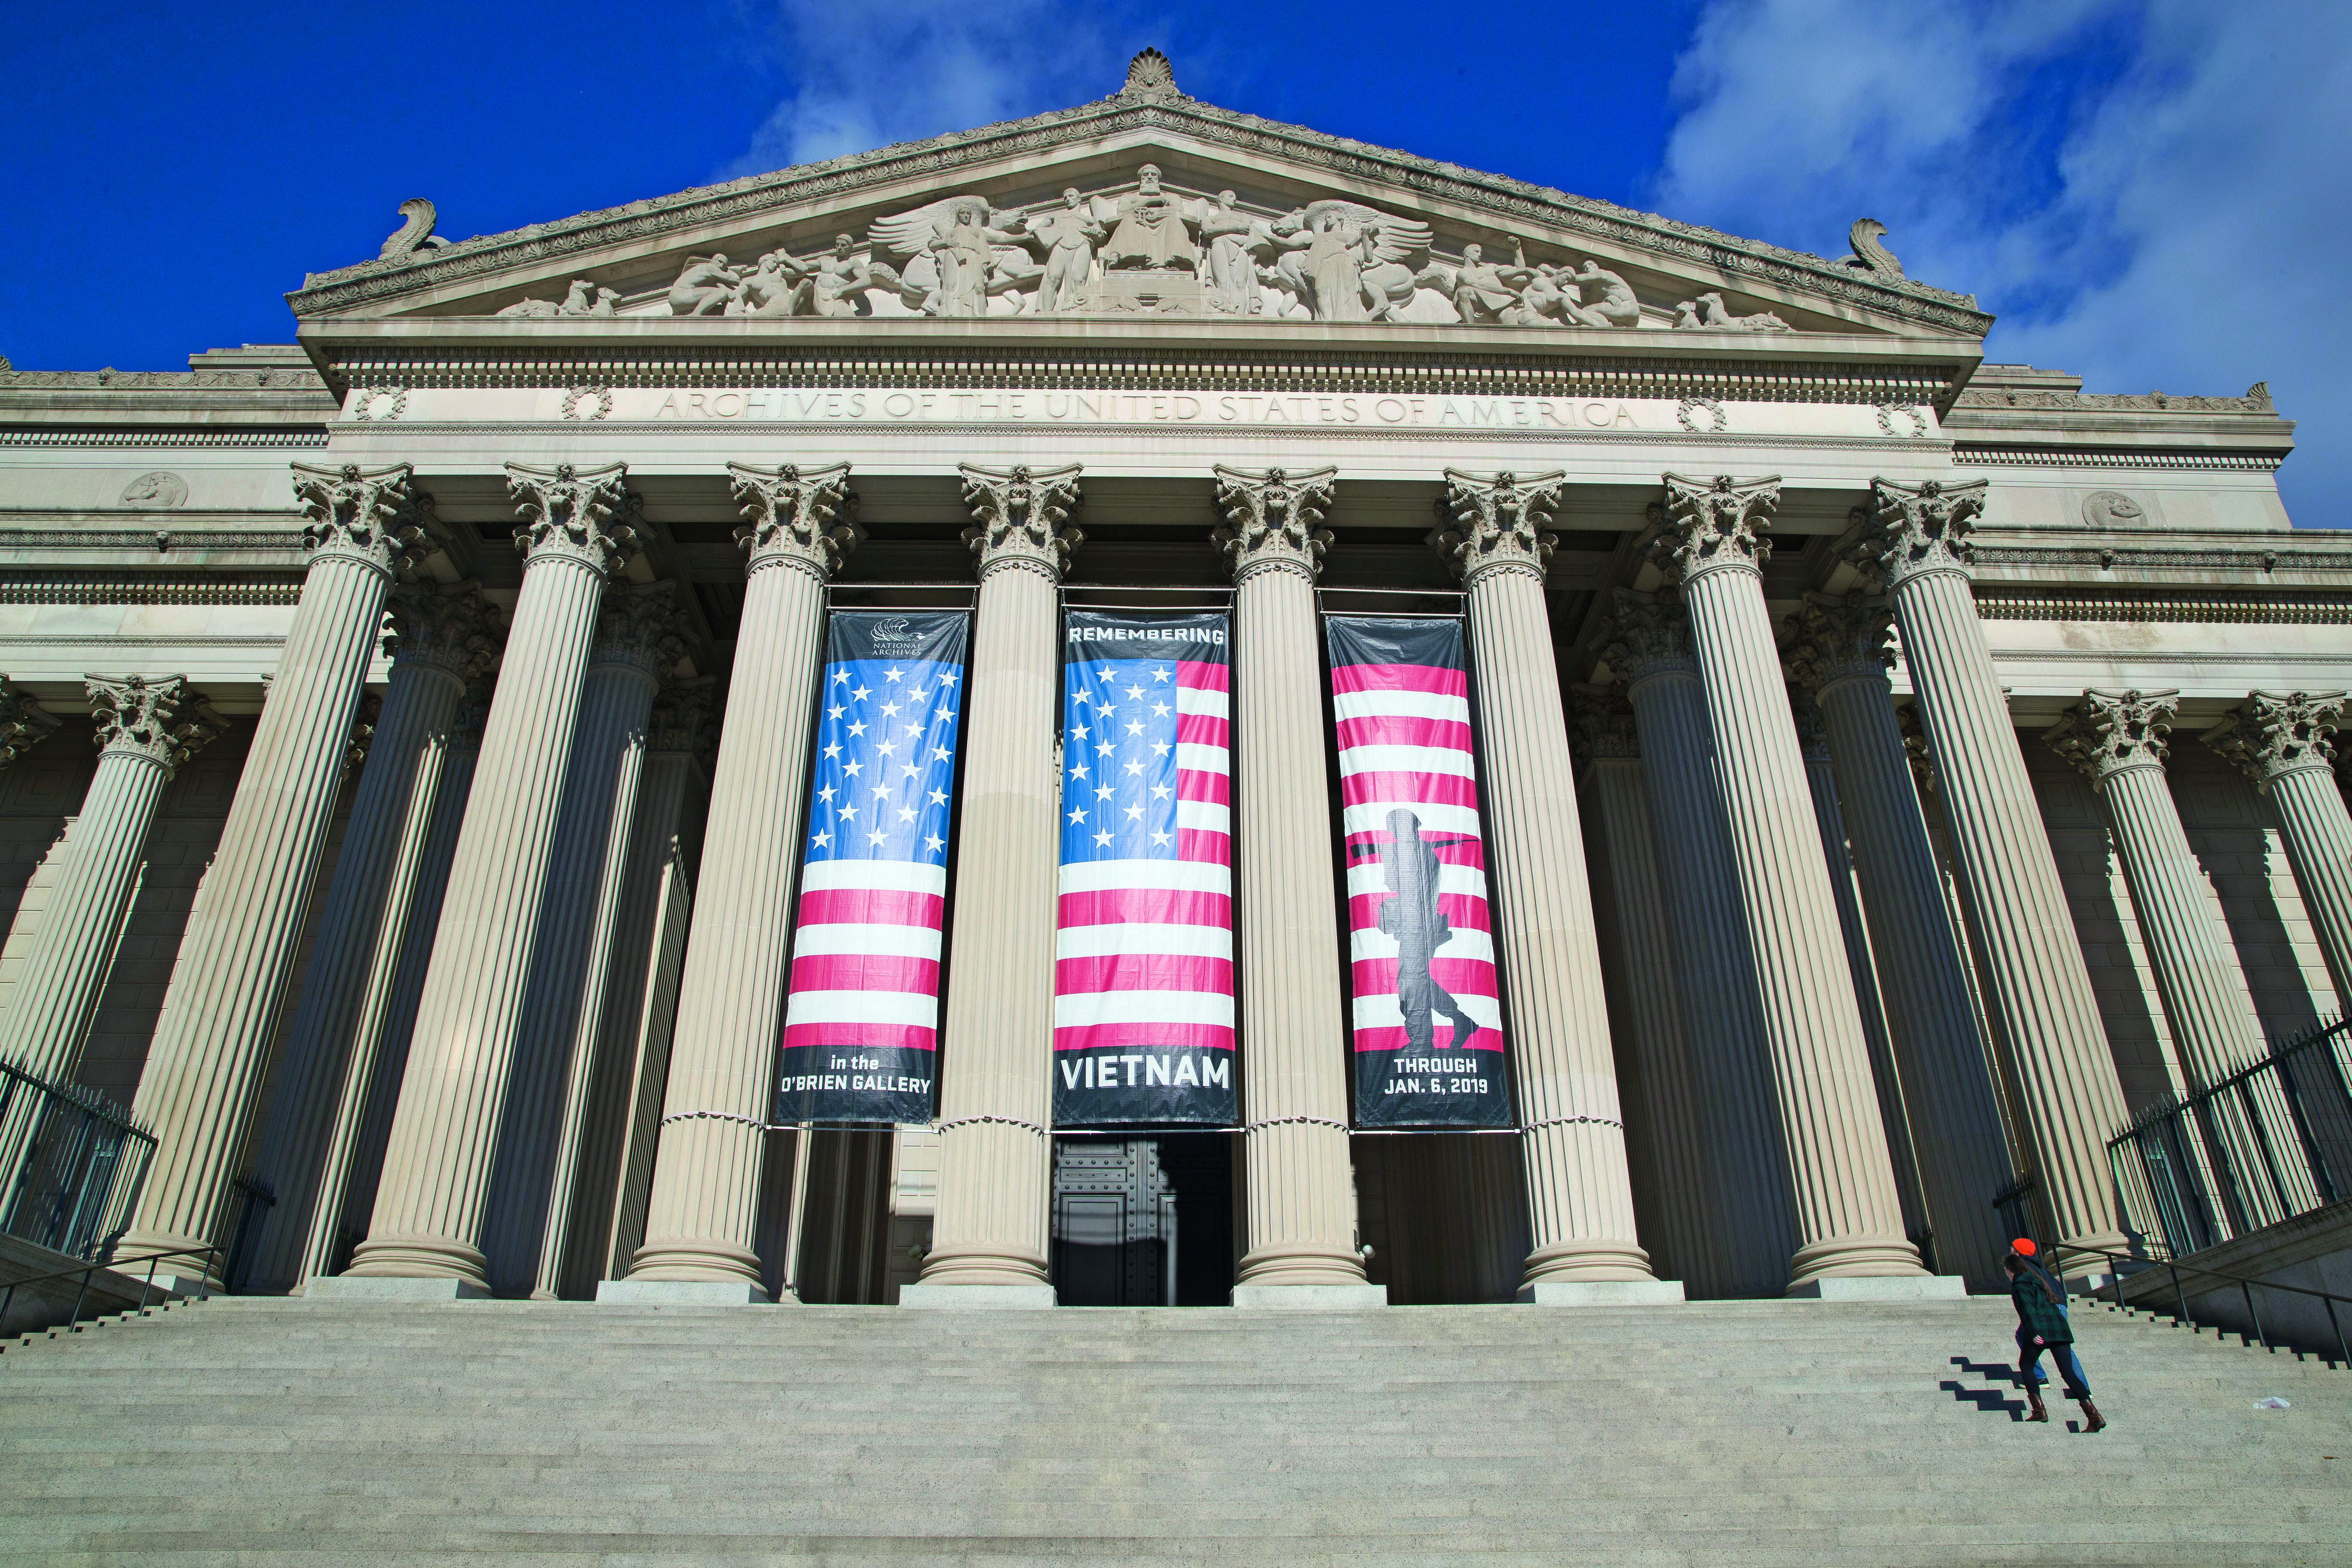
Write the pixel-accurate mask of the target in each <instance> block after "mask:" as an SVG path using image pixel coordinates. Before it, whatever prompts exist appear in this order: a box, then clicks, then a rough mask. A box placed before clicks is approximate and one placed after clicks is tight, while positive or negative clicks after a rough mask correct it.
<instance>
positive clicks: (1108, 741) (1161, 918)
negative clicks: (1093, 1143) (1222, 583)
mask: <svg viewBox="0 0 2352 1568" xmlns="http://www.w3.org/2000/svg"><path fill="white" fill-rule="evenodd" d="M1066 625H1067V637H1068V643H1067V651H1066V655H1065V657H1064V660H1063V665H1062V671H1063V676H1062V693H1063V695H1062V875H1061V910H1060V915H1059V919H1058V921H1057V923H1056V930H1055V937H1054V961H1055V962H1054V1123H1055V1126H1057V1127H1119V1126H1134V1125H1138V1124H1146V1125H1150V1124H1182V1125H1189V1126H1196V1127H1200V1126H1205V1127H1230V1126H1232V1125H1233V1124H1234V1108H1235V1100H1234V887H1233V863H1234V856H1233V826H1232V819H1231V806H1232V800H1233V792H1232V787H1231V781H1232V771H1233V770H1232V767H1231V760H1232V756H1233V752H1232V740H1231V734H1230V718H1229V712H1228V704H1227V691H1228V681H1227V679H1226V678H1227V674H1228V672H1229V670H1230V668H1231V660H1230V658H1229V656H1228V651H1227V639H1226V617H1225V616H1223V615H1221V614H1217V615H1176V614H1159V615H1153V614H1140V613H1139V614H1134V615H1111V614H1104V613H1098V612H1093V611H1083V610H1073V611H1071V612H1069V614H1068V616H1067V617H1066Z"/></svg>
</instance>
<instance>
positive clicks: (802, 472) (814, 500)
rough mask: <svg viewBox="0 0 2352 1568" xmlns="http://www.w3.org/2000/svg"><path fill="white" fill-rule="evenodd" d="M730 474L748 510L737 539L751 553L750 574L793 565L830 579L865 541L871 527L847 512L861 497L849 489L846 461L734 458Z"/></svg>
mask: <svg viewBox="0 0 2352 1568" xmlns="http://www.w3.org/2000/svg"><path fill="white" fill-rule="evenodd" d="M727 477H728V479H730V481H731V482H732V483H733V485H734V487H735V500H737V501H738V502H739V503H740V507H741V510H742V513H743V521H742V523H741V525H740V526H739V527H738V528H737V529H736V530H735V542H736V543H737V544H739V545H740V546H741V547H742V550H743V553H744V555H745V557H746V558H747V559H746V561H745V563H744V567H743V572H744V575H746V576H749V575H751V574H752V573H754V572H758V571H761V570H762V569H764V568H766V567H770V566H790V567H796V568H798V569H799V570H801V571H803V572H806V573H808V574H810V575H812V576H814V578H815V579H816V580H817V581H818V582H820V583H824V582H827V581H830V580H831V578H832V576H833V574H835V572H838V571H840V570H841V563H843V562H844V561H845V560H847V559H848V558H849V552H851V551H853V550H855V549H856V548H857V547H858V545H860V544H862V543H864V542H865V540H866V531H865V530H864V529H862V528H860V527H858V526H857V523H856V520H855V519H854V518H853V517H850V516H845V515H844V514H845V513H851V512H855V511H856V508H857V498H856V496H854V495H852V494H850V493H849V465H848V464H847V463H833V464H829V465H827V466H826V467H824V468H801V467H800V466H798V465H797V464H793V463H786V464H784V465H783V466H782V468H758V467H755V466H753V465H752V464H750V463H730V464H728V465H727Z"/></svg>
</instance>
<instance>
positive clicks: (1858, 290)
mask: <svg viewBox="0 0 2352 1568" xmlns="http://www.w3.org/2000/svg"><path fill="white" fill-rule="evenodd" d="M1150 132H1174V133H1176V134H1178V135H1182V136H1187V137H1190V138H1191V139H1192V140H1194V141H1195V142H1199V143H1201V144H1202V146H1203V147H1205V148H1207V149H1209V150H1212V151H1230V152H1234V153H1245V154H1253V155H1255V156H1258V157H1263V158H1271V159H1276V160H1279V161H1281V162H1284V163H1289V164H1292V165H1294V166H1296V167H1297V168H1298V169H1300V170H1301V171H1302V172H1307V171H1312V172H1315V173H1319V174H1325V175H1328V176H1333V177H1336V178H1338V179H1339V180H1341V181H1352V182H1359V183H1360V184H1364V185H1366V186H1370V187H1372V188H1374V189H1377V190H1380V191H1382V192H1393V193H1395V195H1394V197H1393V198H1392V199H1395V200H1397V201H1398V202H1399V203H1400V204H1401V205H1402V203H1403V202H1404V201H1405V199H1406V198H1407V197H1410V196H1419V197H1423V198H1425V199H1434V200H1437V201H1442V202H1445V203H1449V204H1452V205H1455V206H1458V207H1461V208H1464V209H1466V210H1468V211H1470V212H1473V213H1475V214H1477V215H1479V216H1481V217H1483V218H1485V219H1486V220H1488V221H1491V222H1494V223H1495V224H1496V225H1497V226H1530V225H1532V226H1539V227H1542V228H1547V229H1551V230H1554V231H1559V232H1562V233H1565V234H1570V235H1575V236H1579V237H1584V238H1588V239H1593V240H1599V241H1601V242H1602V243H1604V244H1608V245H1611V246H1619V247H1628V248H1632V249H1634V250H1638V251H1642V252H1646V253H1649V254H1653V255H1656V256H1661V257H1666V258H1675V259H1677V260H1680V261H1683V262H1685V263H1686V264H1690V265H1696V266H1698V267H1701V268H1708V269H1710V270H1712V271H1714V272H1717V273H1719V274H1721V275H1723V276H1724V277H1727V278H1735V279H1750V280H1753V281H1754V282H1756V283H1759V284H1761V285H1764V286H1766V287H1769V288H1772V289H1787V290H1790V291H1793V292H1801V293H1808V294H1812V295H1817V296H1823V297H1826V298H1828V299H1830V300H1836V301H1838V302H1841V303H1844V304H1847V305H1850V306H1853V307H1854V308H1857V309H1860V310H1870V311H1874V312H1877V313H1880V314H1883V315H1886V316H1890V317H1894V318H1896V319H1899V320H1903V321H1913V322H1916V323H1918V324H1920V325H1922V326H1926V327H1929V328H1932V329H1933V330H1935V331H1942V332H1949V333H1953V334H1956V335H1960V336H1965V337H1973V338H1980V337H1982V336H1983V335H1984V334H1985V333H1986V332H1987V331H1990V330H1991V327H1992V318H1991V316H1990V315H1989V314H1987V313H1986V312H1984V311H1982V310H1977V309H1976V308H1975V305H1976V301H1975V299H1974V297H1973V296H1969V295H1961V294H1956V293H1953V292H1951V291H1949V290H1947V289H1937V288H1933V287H1931V286H1929V285H1927V284H1924V283H1918V282H1914V281H1912V280H1910V279H1893V278H1887V277H1884V276H1880V275H1876V274H1866V273H1864V272H1861V271H1858V270H1856V269H1855V268H1849V267H1846V266H1844V265H1843V264H1842V263H1841V262H1837V261H1832V260H1829V259H1827V258H1822V257H1818V256H1811V255H1807V254H1806V253H1804V252H1802V251H1794V250H1786V249H1782V248H1781V247H1778V246H1772V245H1766V244H1763V243H1761V242H1759V241H1755V240H1747V239H1739V238H1736V237H1732V236H1730V235H1727V234H1723V233H1720V232H1719V231H1717V230H1715V229H1710V228H1705V227H1701V226H1697V225H1694V224H1685V223H1680V222H1677V221H1675V219H1672V218H1666V217H1661V216H1656V215H1654V214H1650V213H1643V212H1637V211H1634V210H1633V209H1632V208H1628V207H1621V206H1617V205H1614V204H1612V203H1608V202H1599V201H1593V200H1591V199H1589V198H1587V197H1582V196H1573V195H1569V194H1567V193H1566V192H1563V191H1557V190H1553V189H1550V188H1549V187H1547V186H1543V185H1536V184H1528V182H1526V181H1522V180H1515V179H1511V178H1508V177H1507V176H1505V175H1500V174H1481V173H1478V172H1476V171H1475V170H1470V169H1465V168H1462V167H1460V166H1459V165H1457V164H1453V163H1440V162H1437V161H1435V160H1433V159H1428V158H1422V157H1417V156H1414V155H1413V154H1411V153H1402V152H1397V151H1394V150H1392V149H1389V148H1383V147H1376V146H1372V145H1370V144H1369V143H1366V142H1356V141H1351V140H1349V139H1348V138H1345V137H1339V136H1331V135H1327V134H1325V133H1323V132H1317V131H1310V130H1307V129H1306V128H1304V127H1302V126H1296V125H1286V124H1283V123H1281V122H1279V121H1271V120H1263V119H1260V118H1258V117H1257V116H1255V115H1252V114H1243V113H1240V112H1237V111H1235V110H1227V109H1219V108H1216V107H1214V106H1213V105H1210V104H1205V103H1202V102H1200V101H1198V100H1193V99H1190V98H1186V97H1183V96H1181V94H1172V93H1171V94H1170V95H1168V96H1166V97H1158V96H1154V97H1150V98H1138V97H1133V96H1129V95H1124V94H1121V95H1115V96H1113V97H1111V98H1108V99H1103V100H1097V101H1095V102H1091V103H1085V104H1080V105H1078V106H1077V107H1076V108H1073V109H1066V110H1054V111H1052V112H1049V113H1045V114H1039V115H1033V116H1031V117H1030V118H1028V119H1025V120H1015V121H1004V122H1002V123H999V124H995V125H989V126H982V127H980V128H978V129H975V130H971V131H964V132H954V133H951V134H949V135H945V136H936V137H931V138H929V139H928V140H925V141H919V142H901V143H899V144H898V145H896V146H891V147H885V148H881V149H878V150H877V151H875V152H871V153H853V154H850V155H848V156H845V157H841V158H834V159H829V160H826V161H825V162H823V163H808V164H802V165H800V166H797V167H794V168H790V169H782V170H779V171H777V172H775V173H773V174H757V175H752V176H751V177H749V178H745V179H740V180H735V181H731V182H729V183H728V184H719V185H709V186H703V187H700V188H698V189H695V190H688V191H682V192H679V193H677V195H669V196H664V197H659V198H656V199H653V200H649V201H640V202H632V203H630V204H628V205H625V206H621V207H613V208H607V209H604V210H603V211H599V212H590V213H582V214H580V215H578V216H573V217H570V218H564V219H562V220H560V221H557V222H554V223H548V224H533V225H530V226H527V227H524V228H520V229H516V230H512V231H510V232H508V233H505V234H496V235H483V236H478V237H475V238H472V239H466V240H460V241H458V242H457V243H456V244H454V245H450V246H446V247H442V248H440V249H438V250H433V251H429V252H427V251H416V252H412V253H410V254H409V255H407V256H404V257H399V258H390V259H384V258H379V259H375V260H371V261H362V262H360V263H358V264H357V265H355V266H351V267H344V268H337V269H335V270H333V271H331V272H325V273H317V274H312V275H311V276H310V277H308V278H306V279H304V280H303V286H302V288H300V289H297V290H295V291H293V292H292V293H289V295H288V296H287V303H288V304H289V306H291V307H292V308H293V310H294V312H295V314H296V315H298V316H302V317H306V318H307V317H314V316H320V315H328V314H333V313H335V312H338V311H343V310H353V309H356V308H360V307H362V306H369V305H382V304H384V303H387V302H390V301H394V300H399V299H401V298H402V297H404V296H405V295H409V294H412V293H417V292H421V291H424V290H426V289H438V288H445V287H446V286H448V285H450V284H452V283H458V282H462V281H464V280H466V279H474V278H485V279H487V278H488V277H490V276H494V275H496V274H497V273H499V272H501V271H505V270H508V269H510V268H529V267H537V266H542V265H546V264H550V263H555V262H560V261H563V260H566V259H567V258H584V257H585V256H587V255H588V254H589V253H591V252H593V251H595V250H598V249H602V248H604V247H611V246H616V245H623V244H629V243H634V242H642V241H644V240H647V239H656V240H657V239H659V238H661V237H665V236H668V235H673V234H677V235H680V236H684V235H686V234H688V233H690V232H691V231H694V230H697V229H700V228H702V227H705V226H710V225H714V224H721V223H725V222H728V221H730V220H737V219H744V218H760V217H765V216H773V215H776V214H778V213H779V212H780V211H781V210H782V209H784V208H786V207H790V206H793V205H797V204H803V203H815V202H820V201H835V202H845V201H854V200H856V198H857V197H858V196H859V195H862V194H863V193H865V192H867V191H870V190H872V189H874V188H876V187H877V186H885V185H887V184H891V183H892V182H894V181H910V180H915V179H921V180H924V181H935V182H938V183H939V184H941V185H947V184H951V183H952V182H955V181H957V180H968V179H970V178H972V177H974V176H975V175H977V174H979V173H980V172H981V171H982V169H983V168H984V167H986V166H989V165H992V164H1002V163H1008V162H1011V161H1013V160H1017V159H1023V158H1027V159H1030V160H1033V161H1034V160H1035V159H1036V158H1038V157H1039V156H1041V155H1045V154H1050V153H1055V152H1057V151H1061V150H1063V149H1070V150H1073V151H1076V150H1080V149H1085V148H1087V147H1090V146H1096V145H1099V144H1100V143H1101V142H1105V141H1107V140H1109V139H1111V138H1116V137H1121V136H1130V135H1146V136H1148V135H1149V133H1150Z"/></svg>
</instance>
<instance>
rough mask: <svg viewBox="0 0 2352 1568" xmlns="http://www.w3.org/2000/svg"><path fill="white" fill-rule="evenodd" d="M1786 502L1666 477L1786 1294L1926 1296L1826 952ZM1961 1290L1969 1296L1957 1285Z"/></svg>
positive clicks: (1665, 537) (1664, 543)
mask: <svg viewBox="0 0 2352 1568" xmlns="http://www.w3.org/2000/svg"><path fill="white" fill-rule="evenodd" d="M1779 500H1780V482H1779V481H1778V480H1777V479H1752V480H1749V481H1748V482H1746V483H1744V484H1743V483H1739V482H1737V481H1735V480H1733V479H1731V478H1730V476H1728V475H1718V476H1717V478H1716V479H1713V480H1712V481H1693V480H1689V479H1683V478H1681V477H1680V476H1678V475H1674V474H1669V475H1667V476H1666V508H1667V513H1668V516H1667V521H1666V528H1665V531H1664V533H1663V534H1662V535H1660V537H1659V538H1658V540H1657V542H1656V548H1657V551H1658V553H1659V555H1660V557H1661V563H1662V564H1664V565H1665V566H1667V567H1668V568H1669V570H1670V572H1671V574H1673V575H1674V576H1675V577H1676V578H1678V579H1679V581H1680V583H1681V584H1682V595H1683V605H1684V610H1685V614H1686V615H1687V616H1688V617H1689V620H1690V632H1691V644H1692V647H1693V650H1694V652H1695V653H1696V655H1697V658H1698V667H1699V681H1700V684H1701V685H1702V686H1704V687H1705V688H1706V713H1707V726H1708V730H1709V732H1710V734H1711V736H1712V738H1713V740H1714V742H1715V760H1716V775H1717V779H1718V781H1719V782H1720V784H1721V787H1722V790H1723V804H1724V812H1725V816H1727V818H1728V820H1729V823H1730V826H1731V848H1732V858H1733V859H1734V861H1735V862H1736V863H1737V865H1738V872H1739V908H1740V911H1741V914H1742V917H1743V921H1744V923H1745V925H1746V928H1747V932H1748V948H1749V951H1750V952H1752V953H1753V954H1754V955H1755V961H1756V984H1757V994H1758V995H1759V997H1760V999H1761V1000H1762V1003H1763V1014H1764V1033H1765V1038H1766V1040H1767V1042H1768V1043H1769V1047H1770V1051H1771V1058H1770V1059H1771V1068H1772V1075H1773V1079H1774V1082H1775V1087H1776V1089H1777V1100H1778V1103H1779V1105H1780V1131H1781V1137H1782V1146H1783V1147H1784V1149H1785V1150H1786V1152H1787V1155H1788V1163H1789V1175H1790V1194H1791V1196H1792V1197H1793V1199H1794V1200H1795V1207H1796V1216H1797V1225H1798V1229H1799V1231H1800V1233H1801V1236H1802V1237H1803V1241H1802V1245H1801V1246H1800V1247H1798V1248H1797V1251H1796V1255H1795V1256H1794V1257H1793V1258H1790V1262H1789V1271H1790V1283H1789V1289H1790V1291H1791V1292H1792V1293H1801V1294H1831V1293H1834V1294H1840V1295H1853V1294H1858V1293H1861V1291H1862V1289H1863V1288H1861V1287H1856V1286H1852V1285H1842V1286H1836V1287H1831V1286H1827V1285H1825V1284H1824V1283H1822V1282H1823V1281H1826V1280H1832V1279H1857V1278H1885V1277H1901V1278H1907V1279H1914V1280H1916V1281H1919V1283H1916V1284H1912V1285H1907V1286H1903V1287H1889V1286H1878V1287H1873V1288H1870V1289H1871V1292H1872V1293H1874V1294H1905V1295H1912V1294H1926V1293H1927V1289H1928V1288H1927V1285H1926V1283H1925V1280H1926V1271H1925V1270H1924V1269H1922V1268H1920V1267H1919V1252H1918V1249H1917V1248H1916V1247H1913V1246H1912V1245H1911V1243H1910V1241H1909V1240H1908V1239H1906V1237H1905V1236H1904V1234H1903V1209H1902V1205H1901V1202H1900V1200H1899V1199H1898V1197H1897V1196H1896V1194H1895V1174H1894V1171H1893V1168H1892V1167H1891V1166H1890V1164H1889V1163H1888V1161H1887V1155H1886V1132H1885V1125H1884V1124H1883V1123H1882V1122H1881V1121H1880V1120H1879V1114H1878V1099H1877V1094H1876V1091H1875V1089H1874V1088H1873V1087H1872V1083H1871V1075H1870V1047H1869V1046H1868V1044H1867V1042H1866V1041H1865V1040H1864V1037H1863V1032H1862V1014H1861V1010H1860V1008H1859V1007H1858V1005H1856V1003H1855V1001H1854V994H1853V980H1852V978H1851V977H1850V976H1849V975H1848V974H1846V973H1843V968H1844V965H1843V956H1844V955H1843V952H1842V951H1841V949H1840V948H1838V947H1835V946H1832V945H1830V944H1828V943H1826V942H1823V940H1822V938H1823V936H1824V935H1825V934H1826V933H1828V932H1831V931H1836V930H1837V929H1838V912H1837V900H1836V896H1835V894H1834V893H1833V892H1832V889H1831V888H1830V881H1829V868H1828V867H1827V865H1826V864H1824V863H1823V861H1822V857H1821V855H1820V853H1819V852H1818V851H1819V847H1820V843H1821V840H1820V830H1819V828H1818V827H1817V826H1816V825H1815V823H1814V820H1813V808H1812V794H1811V789H1810V788H1809V787H1808V785H1807V784H1806V782H1805V763H1804V758H1803V757H1802V756H1801V754H1800V753H1799V752H1798V750H1797V732H1796V728H1795V726H1794V724H1793V723H1792V722H1791V721H1790V717H1789V699H1788V694H1787V692H1786V690H1785V689H1783V687H1782V685H1781V680H1780V649H1779V647H1777V645H1776V644H1775V642H1774V639H1773V637H1772V623H1771V618H1770V616H1769V615H1768V614H1767V612H1766V610H1765V607H1764V576H1763V571H1762V563H1763V560H1764V558H1765V556H1766V555H1767V554H1768V553H1769V546H1768V545H1767V544H1766V543H1765V542H1764V541H1763V540H1761V539H1760V538H1759V536H1758V535H1759V530H1760V529H1761V528H1762V527H1763V526H1764V524H1765V521H1766V514H1767V512H1768V511H1769V509H1770V508H1771V507H1772V506H1773V505H1775V504H1776V503H1777V502H1778V501H1779ZM1950 1289H1951V1291H1952V1292H1953V1293H1958V1292H1959V1291H1960V1289H1961V1287H1960V1283H1959V1281H1958V1279H1954V1280H1952V1281H1951V1282H1950ZM1937 1293H1941V1292H1940V1291H1938V1292H1937Z"/></svg>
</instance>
